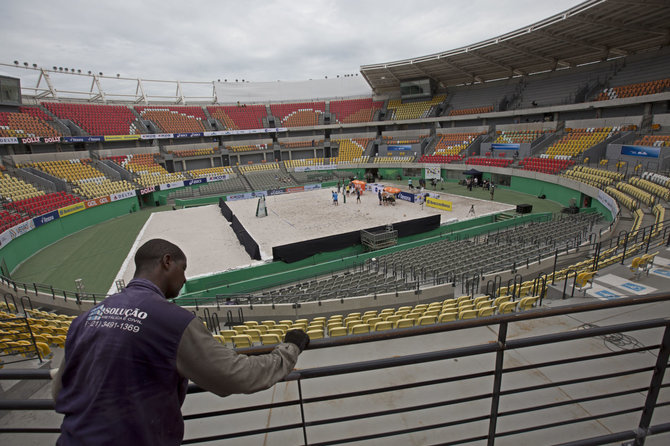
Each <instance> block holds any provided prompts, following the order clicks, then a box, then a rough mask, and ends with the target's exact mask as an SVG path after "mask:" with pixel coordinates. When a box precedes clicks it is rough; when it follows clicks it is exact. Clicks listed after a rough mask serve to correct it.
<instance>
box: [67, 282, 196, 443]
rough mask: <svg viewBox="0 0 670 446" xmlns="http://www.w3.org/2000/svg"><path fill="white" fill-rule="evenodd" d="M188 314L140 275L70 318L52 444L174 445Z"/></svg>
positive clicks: (180, 431)
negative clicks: (180, 354) (181, 349)
mask: <svg viewBox="0 0 670 446" xmlns="http://www.w3.org/2000/svg"><path fill="white" fill-rule="evenodd" d="M193 318H194V316H193V314H191V313H190V312H189V311H187V310H185V309H183V308H181V307H179V306H177V305H175V304H172V303H170V302H168V301H167V300H166V299H165V297H164V296H163V294H162V293H161V291H160V289H159V288H158V287H157V286H156V285H154V284H153V283H151V282H150V281H148V280H144V279H133V280H132V281H130V283H129V284H128V286H127V287H126V288H125V289H124V290H123V291H122V292H121V293H118V294H115V295H113V296H110V297H109V298H107V299H105V300H104V301H103V302H102V303H101V304H99V305H98V306H96V307H94V308H93V309H91V310H89V311H88V312H86V313H84V314H83V315H81V316H79V317H78V318H76V319H75V320H74V321H73V322H72V325H71V326H70V329H69V331H68V335H67V341H66V344H65V369H64V371H63V375H62V383H63V387H62V390H61V391H60V393H59V394H58V399H57V401H56V411H57V412H60V413H63V414H64V415H65V418H64V420H63V424H62V426H61V436H60V438H59V440H58V444H59V445H79V444H87V445H106V444H114V445H123V446H134V445H148V444H156V445H178V444H180V443H181V441H182V438H183V435H184V421H183V419H182V415H181V410H180V409H181V405H182V403H183V401H184V397H185V396H186V386H187V384H188V381H187V380H186V379H184V378H182V377H181V376H180V375H179V373H178V372H177V365H176V361H177V350H178V347H179V342H180V340H181V337H182V334H183V332H184V329H185V328H186V326H187V325H188V324H189V323H190V322H191V321H192V320H193Z"/></svg>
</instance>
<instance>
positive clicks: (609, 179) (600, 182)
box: [563, 166, 623, 189]
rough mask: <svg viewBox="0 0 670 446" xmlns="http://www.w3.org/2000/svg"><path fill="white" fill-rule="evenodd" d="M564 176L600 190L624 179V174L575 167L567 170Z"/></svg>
mask: <svg viewBox="0 0 670 446" xmlns="http://www.w3.org/2000/svg"><path fill="white" fill-rule="evenodd" d="M563 176H565V177H568V178H572V179H573V180H577V181H581V182H582V183H586V184H589V185H591V186H594V187H597V188H600V189H604V188H605V187H607V186H610V185H612V184H614V183H616V182H617V181H621V180H622V179H623V174H622V173H619V172H613V171H610V170H604V169H596V168H593V167H586V166H574V167H573V168H572V169H570V170H567V171H566V172H565V173H564V174H563Z"/></svg>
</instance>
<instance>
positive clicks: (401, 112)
mask: <svg viewBox="0 0 670 446" xmlns="http://www.w3.org/2000/svg"><path fill="white" fill-rule="evenodd" d="M445 99H446V96H444V95H439V96H435V97H434V98H432V99H430V100H428V101H416V102H406V103H404V104H403V103H402V101H401V100H400V99H391V100H390V101H389V103H388V106H387V109H388V113H387V116H388V117H387V118H386V119H387V120H389V121H390V120H403V119H421V118H427V117H429V116H432V115H434V111H435V107H436V106H437V105H438V104H440V103H442V102H444V100H445Z"/></svg>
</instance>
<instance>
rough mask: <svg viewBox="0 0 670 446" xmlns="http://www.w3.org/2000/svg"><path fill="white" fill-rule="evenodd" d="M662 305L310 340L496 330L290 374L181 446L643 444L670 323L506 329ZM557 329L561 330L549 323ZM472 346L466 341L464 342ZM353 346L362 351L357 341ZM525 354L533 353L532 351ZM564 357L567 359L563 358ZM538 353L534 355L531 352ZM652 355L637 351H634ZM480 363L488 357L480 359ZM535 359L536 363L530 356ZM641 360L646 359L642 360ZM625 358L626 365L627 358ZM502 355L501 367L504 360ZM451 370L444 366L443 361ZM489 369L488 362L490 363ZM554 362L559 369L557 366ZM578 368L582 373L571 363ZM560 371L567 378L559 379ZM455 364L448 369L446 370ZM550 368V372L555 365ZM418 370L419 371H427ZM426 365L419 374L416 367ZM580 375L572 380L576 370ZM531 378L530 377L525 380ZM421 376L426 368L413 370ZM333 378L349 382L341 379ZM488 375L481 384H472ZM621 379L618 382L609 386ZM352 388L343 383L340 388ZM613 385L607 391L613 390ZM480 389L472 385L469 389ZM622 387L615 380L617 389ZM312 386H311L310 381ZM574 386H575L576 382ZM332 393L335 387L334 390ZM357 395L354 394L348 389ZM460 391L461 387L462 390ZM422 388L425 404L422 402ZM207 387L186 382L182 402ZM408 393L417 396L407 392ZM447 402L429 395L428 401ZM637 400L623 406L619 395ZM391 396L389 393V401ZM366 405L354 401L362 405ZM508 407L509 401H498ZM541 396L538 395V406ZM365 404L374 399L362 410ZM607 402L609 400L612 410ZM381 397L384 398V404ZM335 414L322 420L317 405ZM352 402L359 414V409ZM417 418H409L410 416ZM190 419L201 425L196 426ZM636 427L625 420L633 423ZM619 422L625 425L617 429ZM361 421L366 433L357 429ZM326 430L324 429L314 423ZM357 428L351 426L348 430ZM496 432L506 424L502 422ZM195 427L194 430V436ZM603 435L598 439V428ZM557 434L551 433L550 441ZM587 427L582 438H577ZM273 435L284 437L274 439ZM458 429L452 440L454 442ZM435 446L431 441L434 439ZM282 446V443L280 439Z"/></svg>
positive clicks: (616, 303) (8, 405) (590, 306)
mask: <svg viewBox="0 0 670 446" xmlns="http://www.w3.org/2000/svg"><path fill="white" fill-rule="evenodd" d="M668 301H670V294H669V293H659V294H654V295H647V296H641V297H627V298H621V299H618V300H613V301H605V302H596V303H584V304H578V305H573V306H569V307H568V306H564V307H558V308H541V309H535V310H530V311H524V312H519V313H515V314H508V315H499V316H492V317H488V318H480V319H474V320H467V321H456V322H448V323H443V324H436V325H431V326H422V327H414V328H407V329H397V330H391V331H387V332H378V333H372V334H366V335H356V336H347V337H343V338H328V339H323V340H315V341H312V343H311V344H310V346H309V349H308V350H316V349H324V348H334V347H340V346H344V345H353V344H366V343H371V342H380V341H389V340H395V339H399V338H406V337H415V338H414V339H415V340H416V343H415V345H416V346H420V345H422V342H423V338H422V336H423V335H435V334H439V333H445V332H452V333H455V332H457V331H459V330H467V329H477V328H481V327H488V328H489V329H491V330H492V331H494V332H495V333H496V335H495V341H494V342H489V341H486V340H482V339H481V337H479V338H476V342H474V343H473V344H472V345H467V346H463V347H455V348H447V349H440V350H436V351H428V352H421V353H415V354H408V355H401V356H396V355H392V356H391V357H386V358H382V359H373V360H367V361H358V362H351V363H346V364H339V365H332V366H324V367H314V368H307V369H301V370H294V371H293V372H291V373H290V374H289V375H288V376H287V377H286V379H285V381H286V382H295V385H296V387H297V389H295V390H296V395H297V397H295V398H288V399H285V400H284V399H280V400H281V401H278V402H273V403H268V404H257V405H251V406H247V407H243V408H236V409H225V410H214V411H207V412H199V413H193V414H188V415H186V416H185V417H184V419H185V421H186V423H187V426H188V423H191V422H194V423H198V422H202V421H203V420H207V419H214V418H215V417H216V426H217V429H219V432H220V433H218V434H214V435H211V434H210V435H206V436H191V437H189V438H187V439H186V440H184V442H183V443H184V444H199V443H205V442H210V441H223V440H229V439H233V438H250V437H253V436H257V435H266V434H268V435H273V434H274V435H288V436H290V438H291V439H292V440H291V441H290V444H299V443H301V442H302V443H303V444H305V445H308V444H309V445H332V444H351V443H356V444H358V443H361V442H364V441H366V440H375V439H388V441H398V442H401V443H402V444H408V443H411V438H412V436H413V435H433V436H432V437H431V440H433V441H434V443H435V444H437V443H439V444H466V443H474V442H477V443H479V444H481V443H482V442H486V444H487V445H494V444H495V442H496V440H497V439H501V438H504V437H518V438H522V437H523V436H524V435H534V436H536V437H533V438H537V436H538V435H539V436H541V437H540V438H542V440H541V441H539V442H536V443H541V444H548V443H553V442H555V440H554V439H555V438H559V439H560V440H561V441H565V443H564V444H570V445H598V444H610V443H612V442H615V441H616V442H622V441H626V440H631V442H630V443H626V444H635V445H642V444H644V442H645V439H646V438H647V437H649V436H653V435H656V434H659V433H666V432H670V423H669V422H665V420H664V419H662V418H661V419H658V417H657V419H654V421H655V422H656V424H652V417H653V415H654V410H655V409H657V408H661V407H667V406H670V400H668V396H667V394H666V395H665V396H664V397H663V398H660V399H659V394H660V392H661V390H664V389H668V388H669V387H670V384H669V383H664V382H663V381H664V380H663V377H664V374H665V371H666V369H667V367H668V358H669V356H670V319H669V318H667V317H665V318H654V319H644V320H637V321H630V322H623V323H614V324H611V325H607V326H600V327H598V326H593V325H588V324H587V325H584V326H583V327H580V328H582V329H579V330H574V329H570V328H566V327H565V325H562V326H561V327H562V330H559V331H557V332H553V333H548V334H536V333H532V332H530V333H528V332H526V334H525V335H523V336H522V335H518V334H517V335H516V336H510V335H509V333H510V327H514V329H513V330H516V327H515V326H514V324H515V323H519V322H525V323H530V322H533V321H535V322H539V324H536V325H542V326H544V324H545V323H544V321H546V320H548V319H549V318H552V317H560V316H568V315H576V314H583V313H588V312H593V311H599V310H612V309H616V308H624V307H631V306H634V307H638V308H639V306H641V305H649V304H657V303H661V302H668ZM558 325H560V324H558ZM642 330H644V331H645V336H644V338H645V339H647V340H648V339H654V340H653V341H648V343H647V344H643V343H641V342H640V341H638V340H636V339H634V338H632V337H631V336H630V335H629V333H634V332H637V331H642ZM488 333H490V332H488ZM652 334H653V337H652ZM626 337H627V338H629V339H633V340H634V342H631V343H630V345H629V346H627V347H626V346H622V347H620V348H617V349H610V350H608V349H606V348H604V347H603V348H601V349H599V350H595V349H593V348H592V345H593V344H591V348H586V349H584V351H581V350H579V349H577V350H576V351H571V350H569V348H570V345H571V344H569V343H571V342H575V341H577V342H579V341H582V340H589V339H591V340H594V339H597V340H598V341H599V342H600V341H601V340H603V339H604V340H605V342H610V343H613V342H615V339H619V340H620V339H622V338H626ZM472 339H475V338H472ZM552 346H556V347H557V350H558V351H562V352H563V357H562V358H560V357H559V355H558V354H556V356H553V355H549V356H550V359H546V357H547V355H544V357H542V358H538V357H537V356H539V355H533V354H532V352H533V348H534V347H540V348H541V350H542V351H544V352H546V351H547V350H549V349H551V347H552ZM269 348H271V347H262V348H252V349H244V350H241V351H242V352H244V353H247V354H259V353H264V352H267V351H268V349H269ZM360 348H364V346H361V347H360ZM529 350H530V351H529ZM566 351H568V354H567V355H566V354H565V352H566ZM535 352H537V350H535ZM645 352H646V353H650V354H651V355H653V356H655V358H652V356H651V355H649V356H648V355H644V356H640V354H641V353H645ZM517 353H520V354H523V355H524V356H523V357H524V359H525V361H524V362H523V363H519V362H518V361H513V360H511V361H510V360H508V359H513V358H518V356H516V354H517ZM486 355H492V356H493V357H491V356H488V358H489V359H493V360H491V361H484V360H483V358H484V357H486ZM473 357H475V358H477V357H480V358H482V360H480V361H476V368H475V371H468V372H466V373H459V371H456V372H455V373H454V372H452V371H451V370H450V367H448V366H447V367H445V365H444V363H439V361H445V360H456V361H457V360H459V359H460V360H462V361H463V362H465V361H467V360H468V359H467V358H473ZM532 358H536V359H538V360H537V361H534V362H533V361H532ZM644 358H646V359H647V360H646V361H645V360H643V359H644ZM627 359H629V360H628V361H626V360H627ZM506 360H508V361H507V362H506ZM418 364H430V365H431V367H430V371H431V372H432V374H431V376H429V379H425V378H417V379H413V377H414V376H415V374H414V373H410V372H409V371H407V370H403V368H404V367H410V368H412V369H411V370H416V368H415V367H416V366H417V365H418ZM449 364H451V363H449ZM487 364H488V365H487ZM562 366H563V368H561V367H562ZM580 366H581V367H580ZM566 367H569V370H570V373H569V375H568V376H566V375H565V373H563V374H561V373H560V372H561V370H562V371H563V372H565V371H567V370H568V369H566ZM453 368H456V367H453ZM555 368H558V370H556V369H555ZM426 369H427V368H426ZM552 369H553V370H554V372H553V374H552V377H553V378H554V379H545V380H539V381H538V380H533V379H523V380H520V379H516V380H515V379H513V377H514V376H519V375H518V374H521V375H523V376H532V377H536V376H545V374H547V373H551V372H549V371H551V370H552ZM424 370H425V369H424ZM394 371H400V372H402V373H400V374H397V375H394V376H400V377H403V378H399V379H398V380H397V381H394V382H392V383H385V380H384V379H381V378H382V377H383V376H385V374H393V372H394ZM368 372H376V373H377V374H376V375H375V379H373V380H372V381H370V380H361V379H360V378H361V376H365V373H368ZM577 372H579V373H577ZM526 374H528V375H526ZM416 375H417V376H425V373H417V374H416ZM336 376H339V377H340V378H337V379H336V381H337V382H336V385H329V381H328V380H329V379H334V378H333V377H336ZM342 376H344V377H346V380H345V381H343V380H342V378H341V377H342ZM0 379H41V380H47V379H49V372H48V371H44V370H32V371H28V370H0ZM482 379H485V380H486V381H485V382H486V383H487V384H486V386H484V385H481V380H482ZM504 379H505V380H506V381H505V382H506V383H507V382H508V381H507V380H509V382H511V383H515V384H519V383H521V384H520V385H517V386H516V387H512V386H510V385H505V386H503V385H502V383H503V380H504ZM613 380H620V381H613ZM346 382H349V383H350V384H351V385H350V386H346V385H345V388H342V385H343V383H344V384H346ZM361 382H365V383H368V382H372V383H373V384H374V385H372V386H370V387H366V388H362V386H361ZM613 382H615V383H616V385H614V384H613ZM473 383H478V385H473ZM622 383H623V384H622ZM313 384H315V385H313ZM580 384H583V385H584V386H582V387H579V385H580ZM441 386H456V387H451V388H456V389H460V392H459V393H458V394H454V393H450V392H445V391H437V390H436V389H443V387H441ZM569 386H577V389H581V390H584V389H585V388H587V389H588V390H589V391H588V392H586V393H585V394H583V395H582V394H579V395H578V394H577V390H575V388H573V390H572V391H571V392H570V394H569V396H568V393H567V392H565V390H564V389H565V388H566V387H569ZM333 389H336V390H335V391H334V390H333ZM354 389H356V390H354ZM466 389H467V390H468V391H466ZM426 390H428V391H429V397H426ZM552 391H554V392H558V393H559V394H560V395H561V397H560V398H556V394H555V393H554V394H552V395H551V396H550V397H549V398H548V399H546V398H545V399H544V400H543V398H542V396H543V395H544V396H545V397H546V392H552ZM199 392H204V391H203V390H202V389H200V388H198V387H197V386H195V385H193V384H191V385H190V386H189V392H188V393H189V395H193V394H195V393H199ZM412 395H414V396H413V397H412ZM445 395H447V398H440V399H436V398H435V397H444V396H445ZM631 395H635V396H636V398H629V399H628V400H624V401H625V403H621V400H618V398H625V397H629V396H631ZM394 397H395V398H394ZM361 398H363V400H362V399H361ZM508 400H511V401H514V403H515V404H512V405H510V404H507V403H508ZM538 400H543V401H542V402H541V403H538V402H537V401H538ZM368 401H372V402H374V404H372V405H370V404H366V402H368ZM614 401H616V402H617V404H614V403H610V402H614ZM382 402H384V403H382ZM597 402H601V403H602V402H607V406H606V409H602V406H603V405H602V404H601V406H600V410H590V411H586V410H581V411H577V410H571V409H574V407H577V406H581V405H588V404H591V403H597ZM324 405H325V406H327V407H329V408H330V409H333V410H332V412H339V413H338V414H335V415H332V412H328V413H325V412H324V410H323V407H324ZM361 405H362V406H364V407H365V408H367V409H368V410H361ZM286 407H293V408H294V410H293V412H291V413H292V416H291V417H281V420H282V421H283V422H284V423H283V424H282V423H275V422H273V423H271V424H270V423H267V419H266V418H264V417H258V418H260V419H259V425H258V427H252V428H249V427H248V426H247V425H246V423H245V427H244V428H243V429H242V430H238V429H236V426H238V425H236V423H233V422H231V423H226V422H221V419H222V418H220V417H224V418H223V419H224V420H225V417H233V416H239V415H249V416H248V419H246V421H249V420H253V419H255V418H256V417H254V416H253V415H252V414H256V413H258V412H259V411H273V413H277V411H280V410H281V408H286ZM53 408H54V403H53V401H51V400H14V401H7V400H2V401H0V410H46V411H51V410H53ZM551 409H558V411H557V412H558V413H559V414H561V415H564V414H566V413H567V414H570V416H568V417H566V416H558V418H556V419H554V418H552V417H551V416H550V415H548V412H547V411H551ZM411 415H414V416H411ZM515 417H517V418H518V417H521V419H522V422H520V423H519V422H517V423H514V422H510V420H512V421H513V420H514V419H515ZM613 419H615V420H616V422H615V423H610V424H607V423H605V424H606V425H608V426H616V428H610V429H609V430H608V429H602V430H601V431H600V433H596V434H595V435H594V431H593V430H590V429H585V430H584V431H580V430H579V428H580V424H581V423H589V422H592V421H599V422H603V420H610V421H611V420H613ZM196 420H198V421H196ZM631 420H633V421H631ZM626 422H630V423H629V424H626ZM361 423H363V425H364V429H360V425H361ZM324 426H325V427H331V429H328V430H325V431H324V430H323V427H324ZM355 426H359V427H358V428H356V429H354V427H355ZM501 426H504V427H501ZM58 431H59V429H58V427H56V426H52V427H34V426H21V427H7V426H3V427H0V434H10V433H11V434H17V435H19V434H23V433H31V434H36V433H44V434H47V433H51V434H54V433H58ZM195 431H197V429H195ZM603 431H605V433H603ZM557 432H560V435H558V436H557V435H556V433H557ZM580 432H585V433H586V434H580ZM278 433H282V434H278ZM456 433H458V434H459V435H456ZM438 440H439V441H438ZM287 444H289V443H287Z"/></svg>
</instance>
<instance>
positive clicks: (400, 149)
mask: <svg viewBox="0 0 670 446" xmlns="http://www.w3.org/2000/svg"><path fill="white" fill-rule="evenodd" d="M386 150H388V151H389V152H411V151H412V146H411V145H409V144H407V145H401V146H398V145H396V146H388V148H387V149H386Z"/></svg>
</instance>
